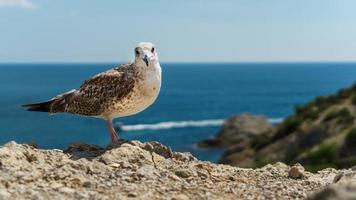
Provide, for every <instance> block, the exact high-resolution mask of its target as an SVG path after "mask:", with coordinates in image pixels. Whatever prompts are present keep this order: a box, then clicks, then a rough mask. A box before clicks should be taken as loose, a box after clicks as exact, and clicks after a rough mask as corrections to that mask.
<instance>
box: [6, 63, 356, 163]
mask: <svg viewBox="0 0 356 200" xmlns="http://www.w3.org/2000/svg"><path fill="white" fill-rule="evenodd" d="M115 66H117V65H116V64H114V63H74V64H71V63H64V64H63V63H55V64H54V63H41V64H34V63H31V64H0V114H1V115H0V144H4V143H6V142H9V141H12V140H14V141H16V142H18V143H36V144H37V145H38V146H39V147H41V148H45V149H49V148H51V149H52V148H56V149H65V148H66V147H67V146H68V145H69V144H71V143H89V144H96V145H100V146H103V147H105V146H106V145H107V144H108V142H109V141H110V138H109V134H108V132H107V130H106V126H105V122H104V121H103V120H101V119H96V118H90V117H79V116H75V115H70V114H56V115H48V114H47V113H40V112H28V111H26V110H25V109H24V108H22V107H21V105H23V104H27V103H33V102H40V101H44V100H48V99H50V98H52V97H53V96H56V95H57V94H59V93H63V92H66V91H68V90H71V89H75V88H78V87H79V85H80V84H81V83H82V82H83V81H84V80H85V79H87V78H88V77H90V76H92V75H95V74H96V73H99V72H102V71H104V70H107V69H110V68H112V67H115ZM161 67H162V72H163V74H162V77H163V83H162V88H161V93H160V95H159V97H158V99H157V100H156V102H155V103H154V104H153V105H152V106H151V107H149V108H148V109H146V110H145V111H143V112H141V113H139V114H137V115H134V116H130V117H125V118H119V119H116V120H115V125H116V127H121V128H120V130H121V131H120V136H121V137H122V138H124V139H127V140H140V141H159V142H161V143H163V144H165V145H167V146H169V147H171V148H172V149H173V150H174V151H181V152H191V153H192V154H193V155H194V156H196V157H197V158H199V159H202V160H209V161H213V162H215V161H218V160H219V158H220V156H221V154H222V153H223V149H219V148H217V149H200V148H198V147H197V145H196V144H197V143H198V142H199V141H201V140H203V139H206V138H209V137H213V136H214V135H215V134H216V133H217V132H218V131H219V129H220V128H221V127H222V123H223V121H224V119H226V118H228V117H231V116H233V115H236V114H241V113H251V114H255V115H264V116H265V117H266V118H268V119H269V120H270V121H271V122H272V123H274V124H277V123H279V122H281V121H282V120H283V119H284V118H285V117H287V116H288V115H291V114H293V112H294V107H295V105H302V104H305V103H307V102H308V101H310V100H312V99H313V98H315V97H316V96H320V95H329V94H332V93H334V92H336V91H338V90H339V89H341V88H344V87H348V86H351V85H352V84H353V83H355V82H356V63H162V64H161Z"/></svg>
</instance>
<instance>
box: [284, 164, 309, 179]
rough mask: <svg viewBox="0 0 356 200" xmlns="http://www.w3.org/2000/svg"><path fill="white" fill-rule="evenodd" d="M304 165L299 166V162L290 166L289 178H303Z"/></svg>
mask: <svg viewBox="0 0 356 200" xmlns="http://www.w3.org/2000/svg"><path fill="white" fill-rule="evenodd" d="M304 171H305V170H304V167H303V166H301V165H300V164H296V165H294V166H292V167H291V168H290V170H289V172H288V175H289V177H291V178H295V179H298V178H303V177H304Z"/></svg>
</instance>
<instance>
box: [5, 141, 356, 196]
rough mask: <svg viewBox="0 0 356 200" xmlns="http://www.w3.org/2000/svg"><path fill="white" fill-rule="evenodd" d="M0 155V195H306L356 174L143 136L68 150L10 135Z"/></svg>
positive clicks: (74, 147) (74, 146) (72, 147)
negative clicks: (237, 162) (248, 163)
mask: <svg viewBox="0 0 356 200" xmlns="http://www.w3.org/2000/svg"><path fill="white" fill-rule="evenodd" d="M0 161H1V162H0V163H1V165H0V199H128V198H132V199H298V198H299V199H303V198H304V199H305V198H307V195H308V194H309V193H310V192H312V191H319V190H321V189H323V188H325V187H326V186H327V185H330V184H335V186H338V185H339V184H344V183H345V184H346V183H350V181H351V180H353V179H354V174H353V173H355V171H352V170H335V169H327V170H323V171H320V172H318V173H315V174H312V173H308V175H305V176H303V179H298V180H295V179H292V178H290V177H289V176H288V171H290V167H289V166H288V165H285V164H283V163H275V164H273V165H271V164H269V165H266V166H265V167H263V168H257V169H244V168H238V167H232V166H228V165H221V164H213V163H210V162H202V161H199V160H197V159H196V158H194V157H193V156H192V155H191V154H189V153H180V152H173V151H172V150H171V149H170V148H168V147H166V146H164V145H162V144H160V143H158V142H145V143H141V142H138V141H130V142H125V143H121V144H117V145H115V146H114V145H111V146H110V147H108V148H101V147H98V146H95V145H87V144H73V145H70V147H69V148H68V149H67V150H66V151H65V152H62V151H60V150H42V149H36V148H33V147H30V146H28V145H21V144H17V143H15V142H10V143H7V144H5V145H3V146H1V147H0ZM293 167H295V168H297V169H298V171H299V172H302V170H301V166H298V165H296V166H293ZM293 167H292V169H293ZM296 177H299V175H298V176H296ZM335 177H336V178H335ZM345 191H346V189H345Z"/></svg>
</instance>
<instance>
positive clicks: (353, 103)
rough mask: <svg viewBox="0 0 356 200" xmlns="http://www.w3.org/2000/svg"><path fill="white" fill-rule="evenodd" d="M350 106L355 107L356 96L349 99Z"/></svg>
mask: <svg viewBox="0 0 356 200" xmlns="http://www.w3.org/2000/svg"><path fill="white" fill-rule="evenodd" d="M351 103H352V105H354V106H356V94H355V95H354V96H353V97H352V99H351Z"/></svg>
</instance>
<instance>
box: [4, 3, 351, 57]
mask: <svg viewBox="0 0 356 200" xmlns="http://www.w3.org/2000/svg"><path fill="white" fill-rule="evenodd" d="M355 8H356V1H355V0H222V1H213V0H152V1H143V0H136V1H120V0H105V1H98V0H96V1H94V0H71V1H69V0H60V1H59V0H58V1H54V0H0V62H125V61H130V60H132V57H133V47H134V45H135V44H136V43H137V42H140V41H151V42H153V43H155V44H156V46H157V48H158V52H159V55H160V60H161V61H163V62H201V61H203V62H246V61H247V62H263V61H282V62H283V61H288V62H290V61H356V12H355Z"/></svg>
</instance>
